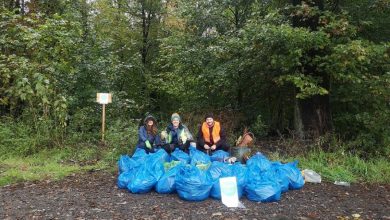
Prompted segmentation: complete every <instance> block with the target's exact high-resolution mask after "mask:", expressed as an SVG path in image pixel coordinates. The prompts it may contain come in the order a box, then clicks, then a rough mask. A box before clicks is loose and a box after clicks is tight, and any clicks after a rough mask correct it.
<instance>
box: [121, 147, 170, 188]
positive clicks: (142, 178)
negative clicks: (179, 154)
mask: <svg viewBox="0 0 390 220" xmlns="http://www.w3.org/2000/svg"><path fill="white" fill-rule="evenodd" d="M168 160H169V155H168V154H167V153H166V152H165V150H159V151H157V152H156V153H153V154H149V157H148V158H147V160H146V161H145V163H144V164H143V165H142V166H141V167H140V168H139V169H138V170H137V172H136V173H135V177H134V179H133V180H132V182H131V183H129V184H128V186H127V188H128V189H129V190H130V191H131V192H132V193H147V192H149V191H150V190H151V189H152V188H153V187H154V186H155V185H156V183H157V181H158V180H159V179H160V178H161V177H162V176H163V175H164V165H163V163H164V162H166V161H168Z"/></svg>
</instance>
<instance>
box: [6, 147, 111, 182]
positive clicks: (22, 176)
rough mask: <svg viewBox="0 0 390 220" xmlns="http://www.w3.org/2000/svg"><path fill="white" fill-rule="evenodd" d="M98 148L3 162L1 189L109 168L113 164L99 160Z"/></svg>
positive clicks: (18, 158) (49, 152)
mask: <svg viewBox="0 0 390 220" xmlns="http://www.w3.org/2000/svg"><path fill="white" fill-rule="evenodd" d="M97 153H98V150H97V149H93V150H91V149H90V148H85V149H82V150H77V151H76V150H72V149H53V150H44V151H41V152H39V153H37V154H34V155H31V156H28V157H18V156H12V157H8V158H3V159H2V160H1V161H0V186H4V185H8V184H13V183H18V182H26V181H37V180H46V179H50V180H59V179H62V178H64V177H66V176H68V175H70V174H72V173H78V172H84V171H88V170H93V169H107V168H109V167H110V165H109V164H110V162H108V161H107V160H97V159H96V155H97Z"/></svg>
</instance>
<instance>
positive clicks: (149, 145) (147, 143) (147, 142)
mask: <svg viewBox="0 0 390 220" xmlns="http://www.w3.org/2000/svg"><path fill="white" fill-rule="evenodd" d="M145 145H146V147H147V148H148V149H152V145H151V144H150V142H149V141H145Z"/></svg>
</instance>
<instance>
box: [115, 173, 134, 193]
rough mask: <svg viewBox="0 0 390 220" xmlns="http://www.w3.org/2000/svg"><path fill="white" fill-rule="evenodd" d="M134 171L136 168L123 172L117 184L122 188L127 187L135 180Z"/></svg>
mask: <svg viewBox="0 0 390 220" xmlns="http://www.w3.org/2000/svg"><path fill="white" fill-rule="evenodd" d="M133 171H135V169H133V170H131V171H127V172H123V173H121V174H120V175H119V176H118V180H117V186H118V187H119V188H120V189H125V188H126V187H127V185H128V184H129V183H130V182H131V181H132V180H133V178H134V173H135V172H133Z"/></svg>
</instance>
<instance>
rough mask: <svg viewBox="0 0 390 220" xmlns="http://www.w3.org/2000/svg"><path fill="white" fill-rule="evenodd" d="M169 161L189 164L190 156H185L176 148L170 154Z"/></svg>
mask: <svg viewBox="0 0 390 220" xmlns="http://www.w3.org/2000/svg"><path fill="white" fill-rule="evenodd" d="M171 159H172V160H176V161H181V162H183V163H184V164H187V163H189V162H190V156H189V155H188V154H186V153H185V152H184V151H182V150H180V149H179V148H176V149H175V151H173V152H172V153H171Z"/></svg>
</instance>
